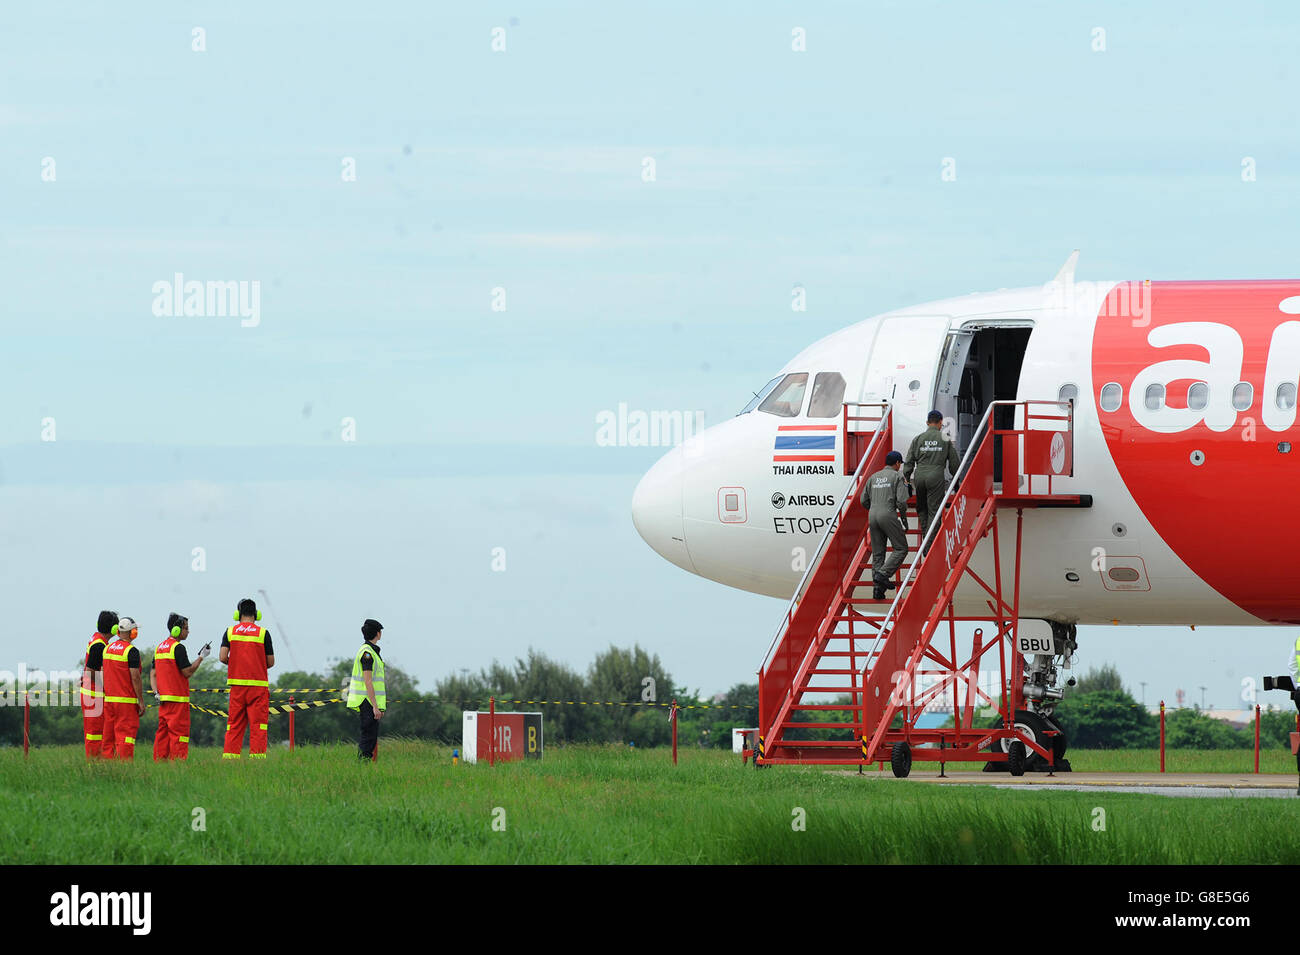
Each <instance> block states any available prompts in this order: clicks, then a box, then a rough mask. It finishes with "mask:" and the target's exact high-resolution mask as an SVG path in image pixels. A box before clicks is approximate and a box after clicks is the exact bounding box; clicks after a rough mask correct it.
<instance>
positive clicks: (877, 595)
mask: <svg viewBox="0 0 1300 955" xmlns="http://www.w3.org/2000/svg"><path fill="white" fill-rule="evenodd" d="M871 597H872V599H873V600H884V599H885V588H884V587H876V588H875V589H874V590H872V591H871Z"/></svg>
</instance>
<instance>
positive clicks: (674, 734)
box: [673, 698, 677, 766]
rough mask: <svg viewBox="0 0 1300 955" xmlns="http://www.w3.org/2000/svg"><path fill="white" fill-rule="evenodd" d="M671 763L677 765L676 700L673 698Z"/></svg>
mask: <svg viewBox="0 0 1300 955" xmlns="http://www.w3.org/2000/svg"><path fill="white" fill-rule="evenodd" d="M673 765H674V766H676V765H677V700H676V699H675V698H674V700H673Z"/></svg>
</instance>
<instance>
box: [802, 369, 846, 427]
mask: <svg viewBox="0 0 1300 955" xmlns="http://www.w3.org/2000/svg"><path fill="white" fill-rule="evenodd" d="M843 405H844V376H843V375H841V374H840V373H839V372H838V371H823V372H819V373H818V375H817V377H816V378H814V379H813V391H812V398H811V399H810V400H809V402H808V417H810V418H834V417H837V416H838V415H839V413H840V409H841V408H842V407H843Z"/></svg>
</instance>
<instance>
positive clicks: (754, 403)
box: [740, 375, 781, 414]
mask: <svg viewBox="0 0 1300 955" xmlns="http://www.w3.org/2000/svg"><path fill="white" fill-rule="evenodd" d="M780 383H781V376H780V375H777V376H776V377H775V378H773V379H772V380H771V381H769V382H768V383H767V384H765V385H764V386H763V387H762V388H760V389H759V391H758V394H756V395H754V397H753V398H750V399H749V404H747V405H745V407H743V408H741V409H740V414H749V412H751V411H753V410H754V409H755V408H757V407H758V406H759V404H760V403H761V402H762V401H763V399H764V398H766V397H767V396H768V395H769V394H771V393H772V389H773V388H775V387H776V386H777V385H778V384H780Z"/></svg>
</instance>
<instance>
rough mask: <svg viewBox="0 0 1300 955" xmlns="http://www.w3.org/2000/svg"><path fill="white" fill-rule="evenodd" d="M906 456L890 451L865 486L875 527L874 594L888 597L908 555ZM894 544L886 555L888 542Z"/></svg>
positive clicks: (878, 597)
mask: <svg viewBox="0 0 1300 955" xmlns="http://www.w3.org/2000/svg"><path fill="white" fill-rule="evenodd" d="M902 464H903V456H902V455H901V454H899V453H898V452H897V451H890V452H889V454H887V455H886V456H885V466H884V467H883V468H882V469H881V470H879V471H877V472H876V473H875V474H873V475H871V477H869V478H867V486H866V487H864V488H863V489H862V506H863V507H865V508H866V509H867V520H868V521H869V522H870V523H869V526H870V528H871V582H872V583H873V584H874V585H875V588H874V589H873V590H872V594H871V595H872V597H873V598H875V599H876V600H884V599H885V591H886V590H888V589H890V588H892V587H894V581H893V577H894V573H895V571H897V570H898V567H899V565H900V564H901V563H902V562H903V558H904V557H906V556H907V533H906V532H907V498H908V494H907V481H906V480H904V478H903V475H902V474H901V473H899V468H900V467H901V466H902ZM886 543H888V544H889V545H890V546H892V547H893V548H894V550H893V553H891V554H890V555H889V557H888V559H886V557H885V545H886Z"/></svg>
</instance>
